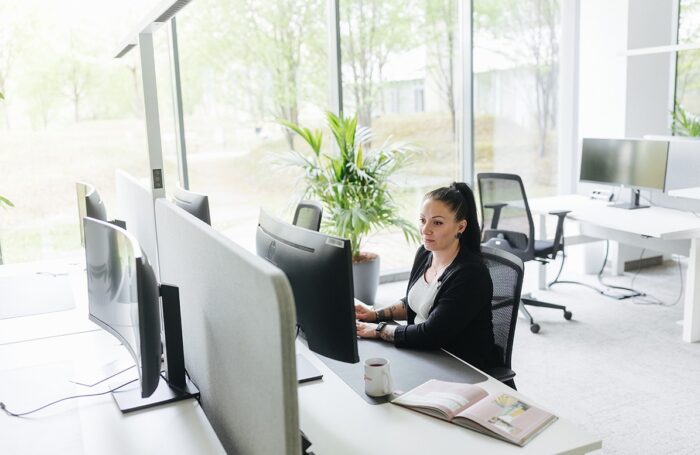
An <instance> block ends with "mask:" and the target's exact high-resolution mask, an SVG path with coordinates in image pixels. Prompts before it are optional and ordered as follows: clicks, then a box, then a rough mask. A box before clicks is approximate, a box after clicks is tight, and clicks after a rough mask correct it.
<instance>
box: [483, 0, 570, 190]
mask: <svg viewBox="0 0 700 455" xmlns="http://www.w3.org/2000/svg"><path fill="white" fill-rule="evenodd" d="M473 33H474V42H473V61H474V63H473V65H474V152H475V156H474V168H475V171H476V172H477V173H478V172H507V173H515V174H519V175H520V176H521V178H522V179H523V182H524V184H525V189H526V191H527V194H528V196H529V197H534V196H542V195H551V194H555V193H556V185H557V156H558V150H557V134H558V133H557V109H558V97H557V89H558V87H557V79H558V73H559V43H560V35H561V34H560V13H559V0H474V1H473Z"/></svg>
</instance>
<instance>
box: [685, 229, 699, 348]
mask: <svg viewBox="0 0 700 455" xmlns="http://www.w3.org/2000/svg"><path fill="white" fill-rule="evenodd" d="M699 242H700V239H698V238H694V239H692V240H691V242H690V256H689V257H688V272H687V274H686V289H685V304H684V307H683V341H686V342H688V343H693V342H696V341H700V287H699V286H698V284H700V268H699V267H698V265H700V245H698V243H699Z"/></svg>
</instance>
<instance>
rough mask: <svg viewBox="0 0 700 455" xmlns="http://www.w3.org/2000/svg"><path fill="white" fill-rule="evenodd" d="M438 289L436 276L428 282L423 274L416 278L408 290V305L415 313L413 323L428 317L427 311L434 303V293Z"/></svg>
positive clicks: (438, 284)
mask: <svg viewBox="0 0 700 455" xmlns="http://www.w3.org/2000/svg"><path fill="white" fill-rule="evenodd" d="M438 289H440V282H439V281H438V277H435V279H434V280H433V281H432V282H431V283H428V282H426V281H425V274H423V275H422V276H421V277H420V278H418V279H417V280H416V282H415V283H414V284H413V286H411V289H410V290H409V291H408V306H410V307H411V309H412V310H413V311H414V312H415V313H416V319H415V323H416V324H420V323H421V322H425V320H426V319H428V313H430V309H431V308H432V307H433V304H434V303H435V295H436V294H437V291H438Z"/></svg>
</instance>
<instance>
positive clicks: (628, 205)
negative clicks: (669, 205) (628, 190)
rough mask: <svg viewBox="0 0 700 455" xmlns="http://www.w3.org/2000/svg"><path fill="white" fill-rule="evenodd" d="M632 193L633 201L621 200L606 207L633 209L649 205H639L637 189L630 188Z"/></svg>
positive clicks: (644, 207)
mask: <svg viewBox="0 0 700 455" xmlns="http://www.w3.org/2000/svg"><path fill="white" fill-rule="evenodd" d="M632 193H633V195H634V199H633V202H621V203H619V204H610V205H608V207H615V208H618V209H627V210H634V209H646V208H648V207H650V206H648V205H639V190H632Z"/></svg>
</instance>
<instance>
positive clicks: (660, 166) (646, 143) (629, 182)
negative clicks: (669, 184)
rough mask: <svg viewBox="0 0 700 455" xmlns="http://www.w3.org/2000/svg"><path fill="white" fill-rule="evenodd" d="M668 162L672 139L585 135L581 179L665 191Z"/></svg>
mask: <svg viewBox="0 0 700 455" xmlns="http://www.w3.org/2000/svg"><path fill="white" fill-rule="evenodd" d="M667 163H668V141H654V140H647V139H592V138H584V139H583V141H582V144H581V174H580V180H581V181H585V182H596V183H605V184H608V185H624V186H627V187H632V188H636V189H648V190H658V191H664V187H665V182H666V167H667Z"/></svg>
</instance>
